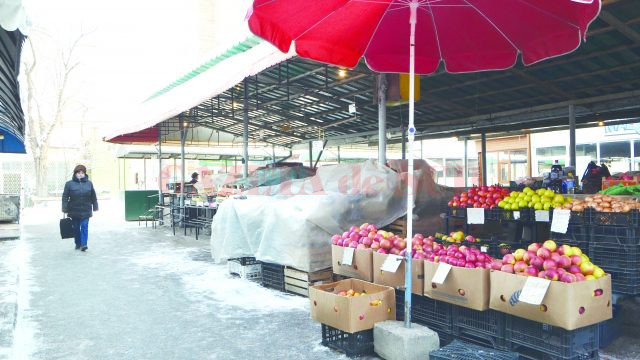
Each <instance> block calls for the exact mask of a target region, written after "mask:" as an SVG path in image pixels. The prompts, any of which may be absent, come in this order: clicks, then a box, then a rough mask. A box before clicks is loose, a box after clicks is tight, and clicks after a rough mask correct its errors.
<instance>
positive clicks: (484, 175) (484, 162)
mask: <svg viewBox="0 0 640 360" xmlns="http://www.w3.org/2000/svg"><path fill="white" fill-rule="evenodd" d="M481 142H482V185H487V134H485V132H484V131H483V132H482V138H481Z"/></svg>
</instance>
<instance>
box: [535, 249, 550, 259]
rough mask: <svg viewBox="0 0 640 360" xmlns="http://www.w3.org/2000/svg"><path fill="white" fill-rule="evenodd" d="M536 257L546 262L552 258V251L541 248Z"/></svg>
mask: <svg viewBox="0 0 640 360" xmlns="http://www.w3.org/2000/svg"><path fill="white" fill-rule="evenodd" d="M536 255H538V256H539V257H541V258H543V259H545V260H546V259H548V258H550V257H551V251H549V249H547V248H544V247H541V248H540V249H538V252H537V253H536Z"/></svg>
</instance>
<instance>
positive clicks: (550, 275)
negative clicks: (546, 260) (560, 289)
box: [544, 269, 558, 281]
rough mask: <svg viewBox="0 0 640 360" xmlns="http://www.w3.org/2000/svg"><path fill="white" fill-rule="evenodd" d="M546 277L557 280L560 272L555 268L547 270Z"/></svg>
mask: <svg viewBox="0 0 640 360" xmlns="http://www.w3.org/2000/svg"><path fill="white" fill-rule="evenodd" d="M544 278H545V279H547V280H551V281H557V280H558V272H557V271H556V270H555V269H549V270H545V275H544Z"/></svg>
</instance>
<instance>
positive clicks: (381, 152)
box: [338, 74, 387, 166]
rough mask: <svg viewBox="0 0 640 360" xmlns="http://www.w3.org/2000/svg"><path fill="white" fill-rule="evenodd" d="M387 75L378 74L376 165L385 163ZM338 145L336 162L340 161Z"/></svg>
mask: <svg viewBox="0 0 640 360" xmlns="http://www.w3.org/2000/svg"><path fill="white" fill-rule="evenodd" d="M386 102H387V77H386V76H385V74H378V165H379V166H384V165H385V164H386V163H387V104H386ZM339 159H340V147H338V163H340V160H339Z"/></svg>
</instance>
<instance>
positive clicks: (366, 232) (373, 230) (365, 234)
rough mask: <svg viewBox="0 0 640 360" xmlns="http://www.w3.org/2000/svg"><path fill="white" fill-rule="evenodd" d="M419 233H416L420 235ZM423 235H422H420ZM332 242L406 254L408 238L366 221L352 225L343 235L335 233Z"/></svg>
mask: <svg viewBox="0 0 640 360" xmlns="http://www.w3.org/2000/svg"><path fill="white" fill-rule="evenodd" d="M418 235H419V234H416V236H418ZM420 236H422V235H420ZM331 243H332V244H333V245H337V246H343V247H352V248H356V249H360V250H365V249H371V250H374V251H377V252H379V253H382V254H394V255H404V253H405V251H406V248H407V240H406V239H405V238H403V237H400V236H397V235H395V234H394V233H392V232H390V231H384V230H379V229H378V227H377V226H375V225H373V224H368V223H364V224H362V225H360V226H352V227H351V228H350V229H349V231H345V232H344V233H342V235H338V234H336V235H333V236H332V237H331Z"/></svg>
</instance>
